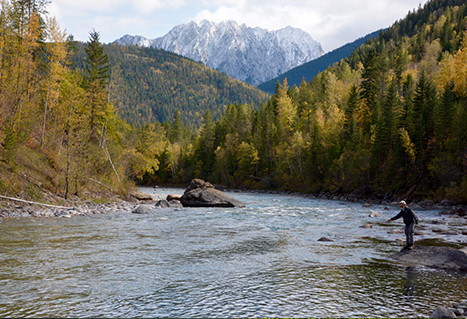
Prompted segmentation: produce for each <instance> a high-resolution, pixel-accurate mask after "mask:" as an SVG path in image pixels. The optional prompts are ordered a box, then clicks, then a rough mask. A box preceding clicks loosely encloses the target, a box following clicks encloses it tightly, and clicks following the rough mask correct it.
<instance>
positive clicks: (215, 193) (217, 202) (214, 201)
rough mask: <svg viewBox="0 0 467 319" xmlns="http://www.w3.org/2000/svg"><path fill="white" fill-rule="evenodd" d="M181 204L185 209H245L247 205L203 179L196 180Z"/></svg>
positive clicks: (187, 190)
mask: <svg viewBox="0 0 467 319" xmlns="http://www.w3.org/2000/svg"><path fill="white" fill-rule="evenodd" d="M180 202H181V203H182V205H183V206H185V207H245V204H244V203H242V202H241V201H239V200H236V199H235V198H233V197H230V196H228V195H227V194H225V193H223V192H221V191H219V190H217V189H215V188H214V186H213V185H212V184H211V183H209V182H205V181H203V180H201V179H194V180H192V181H191V183H190V186H188V188H187V189H186V190H185V193H183V196H182V197H181V198H180Z"/></svg>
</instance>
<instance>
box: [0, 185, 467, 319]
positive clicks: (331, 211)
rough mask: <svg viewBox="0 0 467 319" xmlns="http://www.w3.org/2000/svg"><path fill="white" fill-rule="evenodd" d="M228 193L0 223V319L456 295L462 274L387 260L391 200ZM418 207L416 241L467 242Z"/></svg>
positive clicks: (383, 302) (385, 308)
mask: <svg viewBox="0 0 467 319" xmlns="http://www.w3.org/2000/svg"><path fill="white" fill-rule="evenodd" d="M142 191H145V192H148V193H151V192H156V193H157V194H168V193H175V194H181V193H182V192H183V190H181V189H180V190H179V189H156V190H154V189H151V188H146V189H142ZM229 195H231V196H233V197H235V198H237V199H239V200H241V201H243V202H245V203H246V207H245V208H211V209H206V208H185V209H180V208H178V209H177V208H166V209H158V210H155V211H154V212H153V213H152V214H148V215H137V214H131V213H128V212H113V213H109V214H102V215H93V216H83V217H79V216H76V217H73V218H24V219H5V220H3V221H2V222H1V223H0V289H1V294H0V317H126V318H130V317H211V318H214V317H222V318H225V317H427V316H429V315H430V314H431V312H432V311H433V310H434V309H435V308H436V307H437V306H450V305H451V303H452V302H460V301H462V300H464V299H465V296H466V293H467V275H465V274H463V273H458V272H450V271H444V270H433V269H428V268H423V267H415V268H412V267H406V266H401V265H398V264H396V263H394V262H392V261H391V260H390V259H389V258H388V256H390V255H391V254H393V253H395V252H397V251H399V250H400V249H401V246H400V245H398V244H397V243H396V239H397V238H401V239H404V235H403V234H388V231H390V230H394V229H402V228H403V224H402V221H401V220H399V221H394V222H392V223H390V224H389V223H385V220H386V219H387V218H389V217H392V216H394V215H396V214H397V212H398V207H391V210H390V211H387V210H385V209H384V208H385V207H384V206H378V205H376V206H373V207H371V208H365V207H362V204H361V203H360V204H358V203H348V202H341V201H329V200H319V199H310V198H304V197H299V196H286V195H276V194H274V195H273V194H249V193H229ZM371 210H373V211H377V212H380V213H382V214H384V215H385V216H386V217H387V218H370V217H368V214H369V212H370V211H371ZM417 213H418V215H419V216H420V219H421V221H422V222H421V225H422V227H423V228H424V230H423V231H424V233H425V234H426V235H419V236H416V237H415V241H416V245H417V244H423V243H428V242H429V243H431V244H433V243H436V242H438V243H439V242H449V243H451V244H452V245H455V246H457V247H460V246H465V245H467V244H465V241H466V238H467V236H463V235H457V236H441V235H437V234H435V233H433V232H432V231H431V227H434V225H432V224H431V221H433V220H439V219H441V217H439V216H438V213H439V211H436V210H432V211H430V210H427V211H417ZM464 221H465V219H456V220H453V221H452V222H451V221H449V227H451V228H454V229H456V228H457V229H461V228H463V227H464ZM366 223H371V224H372V225H373V228H360V227H359V226H361V225H363V224H366ZM446 227H447V226H446ZM323 236H326V237H329V238H331V239H333V240H334V242H321V241H318V239H319V238H321V237H323Z"/></svg>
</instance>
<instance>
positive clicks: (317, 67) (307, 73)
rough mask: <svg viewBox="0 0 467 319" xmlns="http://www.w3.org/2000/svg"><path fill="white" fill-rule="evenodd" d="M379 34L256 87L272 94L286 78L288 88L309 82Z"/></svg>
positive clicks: (354, 42) (356, 41) (327, 54)
mask: <svg viewBox="0 0 467 319" xmlns="http://www.w3.org/2000/svg"><path fill="white" fill-rule="evenodd" d="M379 33H380V31H376V32H373V33H370V34H368V35H366V36H364V37H362V38H359V39H357V40H355V41H353V42H351V43H347V44H346V45H344V46H342V47H340V48H338V49H336V50H333V51H331V52H329V53H326V54H325V55H323V56H321V57H319V58H317V59H316V60H313V61H310V62H308V63H305V64H303V65H300V66H298V67H296V68H293V69H291V70H289V71H287V72H285V73H283V74H281V75H279V76H278V77H276V78H274V79H272V80H269V81H267V82H264V83H262V84H260V85H258V88H259V89H260V90H262V91H265V92H269V93H274V92H275V89H276V84H277V81H279V83H282V82H283V81H284V79H285V78H287V82H288V83H289V85H290V86H293V85H294V84H295V85H296V86H299V85H300V83H301V81H302V79H303V78H305V81H311V80H312V79H313V77H315V76H316V75H317V74H318V73H319V72H322V71H324V70H326V69H327V68H328V67H329V66H330V65H333V64H334V63H335V62H339V61H340V60H342V59H343V58H346V57H348V56H350V54H351V53H352V52H353V50H355V48H356V47H359V46H361V45H362V44H363V43H365V41H366V40H368V39H370V38H374V37H377V36H378V34H379Z"/></svg>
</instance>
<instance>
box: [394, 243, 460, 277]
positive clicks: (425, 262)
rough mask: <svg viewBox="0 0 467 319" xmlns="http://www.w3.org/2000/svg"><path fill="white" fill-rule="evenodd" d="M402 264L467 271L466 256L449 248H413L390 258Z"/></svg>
mask: <svg viewBox="0 0 467 319" xmlns="http://www.w3.org/2000/svg"><path fill="white" fill-rule="evenodd" d="M391 258H392V259H394V260H397V261H399V262H401V263H403V264H407V265H412V266H417V265H422V266H426V267H432V268H442V269H454V270H462V271H467V255H466V254H465V253H464V252H462V251H460V250H457V249H454V248H451V247H439V246H415V247H414V249H412V250H402V251H401V252H399V253H397V254H394V255H392V256H391Z"/></svg>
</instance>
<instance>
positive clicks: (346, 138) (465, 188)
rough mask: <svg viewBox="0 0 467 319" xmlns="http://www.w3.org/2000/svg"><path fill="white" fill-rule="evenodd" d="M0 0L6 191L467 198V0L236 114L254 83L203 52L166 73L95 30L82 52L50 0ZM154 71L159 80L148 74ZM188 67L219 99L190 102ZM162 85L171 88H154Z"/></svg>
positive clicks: (418, 16)
mask: <svg viewBox="0 0 467 319" xmlns="http://www.w3.org/2000/svg"><path fill="white" fill-rule="evenodd" d="M0 1H1V5H2V7H1V13H0V64H1V67H0V103H1V110H0V128H1V129H0V145H1V146H0V172H1V174H0V193H2V194H7V195H10V196H19V197H22V198H30V199H35V200H44V190H47V191H49V192H52V193H55V194H61V196H62V197H63V198H64V199H67V198H69V197H70V196H78V197H80V196H81V197H83V196H87V194H90V193H93V192H94V193H95V192H98V191H103V190H108V189H112V191H113V192H115V193H123V194H124V193H126V192H127V191H128V190H129V189H131V188H133V187H134V185H135V184H141V185H159V184H167V185H183V186H186V185H187V184H188V183H189V182H190V181H191V179H193V178H202V179H205V180H207V181H210V182H211V183H214V184H222V185H225V186H228V187H239V188H247V189H279V190H291V191H300V192H312V193H320V192H329V193H334V194H348V193H350V192H352V191H354V190H355V189H359V188H362V187H365V188H366V189H370V190H371V191H372V192H373V193H374V194H377V196H379V197H380V198H381V199H383V198H389V197H391V196H393V195H396V194H397V195H403V194H410V196H411V197H418V198H432V199H434V200H441V199H444V198H448V199H451V200H454V201H456V202H464V203H465V202H467V39H466V37H465V31H466V29H467V5H466V4H465V3H463V1H456V0H432V1H429V2H427V3H426V4H425V5H424V6H420V7H419V8H417V9H415V10H413V11H412V12H409V14H408V15H407V16H406V17H405V18H404V19H401V20H399V21H397V22H395V23H394V24H393V25H392V26H391V27H390V28H388V29H386V30H384V31H381V32H380V33H379V36H378V37H375V38H372V39H369V40H367V41H366V42H365V43H364V44H363V45H362V46H360V47H358V48H357V49H355V50H354V51H353V52H352V53H351V55H350V56H349V57H347V58H344V59H342V60H341V61H339V62H337V63H335V64H333V65H332V66H329V67H328V68H327V69H326V70H325V71H323V72H321V73H319V74H317V75H316V76H315V77H314V78H313V79H312V80H311V81H309V82H306V81H304V80H303V81H302V82H301V84H300V85H299V86H297V85H292V86H289V85H288V83H287V79H285V80H284V81H282V83H279V82H278V83H277V85H276V89H275V93H274V94H273V95H272V96H271V97H270V98H268V99H266V100H265V101H264V102H261V103H260V104H259V106H258V107H255V105H254V103H255V102H254V101H253V100H248V98H247V97H246V93H245V97H244V98H245V99H244V100H239V101H238V102H234V103H230V104H228V105H227V106H226V107H224V105H225V104H224V103H226V101H228V100H229V99H228V98H226V97H227V96H229V95H231V96H233V95H235V94H238V93H235V92H239V90H240V88H239V87H237V86H235V85H237V84H235V85H233V84H232V86H230V87H228V86H227V85H226V84H223V85H226V86H224V87H223V88H222V86H221V85H220V84H219V83H220V82H219V81H220V80H219V79H220V78H221V77H223V75H222V74H217V73H216V74H214V73H211V71H207V70H204V71H203V70H201V67H200V66H198V65H196V66H190V67H189V68H188V70H185V67H184V66H186V65H189V64H191V63H192V61H190V60H186V59H179V57H176V56H174V55H173V56H172V55H170V54H168V55H167V57H164V60H163V61H162V60H161V62H158V65H159V67H158V69H155V67H154V63H152V64H151V65H153V66H152V68H153V69H151V67H150V66H149V64H144V63H145V61H149V60H157V59H158V56H161V55H164V54H165V53H163V52H161V51H157V50H152V51H151V50H146V49H141V48H137V47H118V46H116V45H110V46H104V45H103V44H102V43H100V41H99V32H97V31H95V30H91V31H90V33H89V41H88V42H87V43H85V44H83V45H82V48H80V47H79V44H77V43H76V42H75V41H73V38H72V37H70V36H67V35H66V34H65V33H64V32H63V31H62V30H61V28H60V26H59V25H58V23H57V22H56V20H55V19H54V18H49V17H47V16H46V15H45V14H44V12H45V10H46V8H45V5H46V1H43V0H39V1H38V0H29V1H25V0H21V1H18V0H16V1H7V0H0ZM83 50H84V51H83ZM111 51H115V52H114V53H113V54H111V53H110V52H111ZM80 52H81V53H80ZM78 56H81V58H79V59H78V58H77V57H78ZM171 59H173V60H171ZM177 59H179V60H177ZM130 60H132V61H136V62H137V63H136V62H135V63H134V64H129V63H128V64H126V63H127V62H125V61H130ZM180 61H182V62H180ZM165 64H166V66H164V65H165ZM172 64H174V65H175V66H173V65H172ZM132 68H133V70H134V69H137V68H141V70H140V71H138V72H141V73H137V72H133V71H132ZM164 68H166V69H164ZM163 69H164V70H163ZM148 72H149V73H150V75H151V76H153V77H154V79H157V80H154V81H156V82H157V83H154V82H149V80H147V79H149V78H148V77H142V76H139V75H138V74H146V75H147V76H149V75H148ZM177 72H180V73H181V74H185V75H184V76H182V77H194V78H195V80H194V82H195V83H196V82H200V81H201V79H202V78H203V81H204V82H203V86H202V87H204V90H205V91H204V93H203V94H202V95H199V96H198V97H195V96H190V95H189V91H190V90H195V89H193V88H192V86H191V84H189V83H190V82H188V81H187V82H184V84H183V88H182V86H180V89H179V87H178V81H179V80H176V81H177V83H175V82H172V81H173V80H174V79H175V77H174V76H171V74H172V73H177ZM184 72H186V73H184ZM161 73H162V74H165V75H163V76H162V75H161ZM159 75H161V77H159ZM143 79H144V80H143ZM180 81H181V80H180ZM190 81H191V80H190ZM128 83H130V85H128ZM239 85H240V87H242V86H243V87H247V86H246V85H244V84H239ZM155 86H159V87H165V88H166V92H172V93H171V94H168V95H165V97H160V99H159V97H155V98H154V97H151V95H152V94H156V93H155V92H156V91H155V90H154V91H153V90H152V88H153V87H155ZM129 87H132V89H131V90H130V88H129ZM221 88H222V89H221ZM199 89H200V87H197V88H196V90H199ZM220 91H223V92H224V95H223V97H219V92H220ZM143 92H144V94H143ZM243 92H244V91H243ZM177 94H180V95H185V98H187V99H188V101H192V102H193V101H196V102H193V103H191V102H186V104H183V103H182V102H180V100H179V99H178V98H176V96H177ZM209 95H212V96H210V98H211V99H212V100H214V101H217V102H208V101H207V100H206V99H207V97H206V96H209ZM203 96H204V97H205V100H203ZM224 98H225V99H224ZM151 101H152V102H151ZM171 103H173V104H171ZM177 103H180V104H177ZM184 103H185V102H184ZM209 103H214V104H209ZM136 106H138V107H136ZM189 106H191V107H193V108H189ZM163 108H166V111H161V110H162V109H163ZM187 112H188V113H189V115H186V114H187ZM190 112H191V113H190ZM196 117H198V120H197V119H196ZM197 123H201V124H200V126H197Z"/></svg>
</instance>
